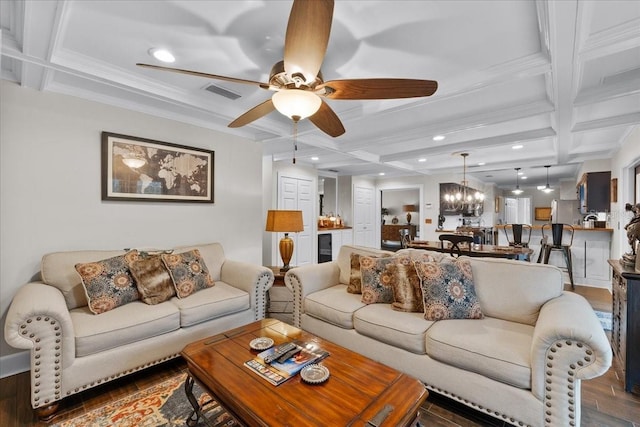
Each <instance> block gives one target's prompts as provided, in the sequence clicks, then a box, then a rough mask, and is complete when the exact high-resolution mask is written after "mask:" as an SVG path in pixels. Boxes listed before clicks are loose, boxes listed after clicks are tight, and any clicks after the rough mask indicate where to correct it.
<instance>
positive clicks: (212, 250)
mask: <svg viewBox="0 0 640 427" xmlns="http://www.w3.org/2000/svg"><path fill="white" fill-rule="evenodd" d="M193 249H197V250H198V251H199V252H200V256H201V257H202V259H203V260H204V263H205V264H206V265H207V268H208V269H209V275H211V278H212V279H213V280H214V281H215V282H217V281H218V280H220V274H221V272H222V264H224V260H225V257H224V249H223V248H222V245H221V244H220V243H207V244H200V245H190V246H177V247H176V248H175V249H174V252H187V251H191V250H193Z"/></svg>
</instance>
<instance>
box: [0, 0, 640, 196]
mask: <svg viewBox="0 0 640 427" xmlns="http://www.w3.org/2000/svg"><path fill="white" fill-rule="evenodd" d="M291 4H292V2H291V1H288V0H287V1H219V0H217V1H204V0H198V1H189V0H173V1H172V0H168V1H154V0H139V1H125V0H121V1H98V0H91V1H69V0H67V1H65V0H58V1H56V0H44V1H31V0H25V1H18V0H2V1H0V16H1V25H2V37H1V43H2V45H1V46H2V50H1V52H2V57H1V69H2V78H3V79H7V80H11V81H15V82H18V83H19V84H20V85H22V86H24V87H28V88H33V89H36V90H40V91H45V92H57V93H63V94H68V95H73V96H77V97H81V98H85V99H90V100H94V101H98V102H102V103H106V104H110V105H115V106H118V107H123V108H127V109H131V110H136V111H141V112H145V113H149V114H153V115H156V116H159V117H165V118H170V119H173V120H179V121H183V122H187V123H192V124H195V125H198V126H203V127H206V128H210V129H215V130H218V131H222V132H227V133H232V134H235V135H240V136H243V137H246V138H249V139H252V140H255V141H258V142H261V143H262V144H263V147H264V152H265V154H269V155H272V156H273V158H274V159H275V160H290V159H291V158H292V154H293V137H292V133H293V129H292V123H291V121H290V120H288V119H287V118H286V117H284V116H282V115H280V114H279V113H278V112H273V113H271V114H269V115H268V116H265V117H263V118H260V119H258V120H256V121H254V122H252V123H251V124H249V125H247V126H244V127H241V128H237V129H230V128H228V127H227V125H228V124H229V123H230V122H231V121H233V120H234V119H235V118H237V117H238V116H240V115H241V114H243V113H244V112H245V111H247V110H248V109H250V108H252V107H254V106H256V105H258V104H260V103H261V102H263V101H265V100H267V99H268V98H269V97H270V96H271V92H267V91H265V90H262V89H260V88H258V87H255V86H250V85H241V84H236V83H232V82H227V81H219V80H209V79H206V78H202V77H193V76H188V75H180V74H174V73H168V72H162V71H157V70H150V69H143V68H140V67H137V66H136V65H135V64H136V63H137V62H146V63H151V64H158V65H163V64H161V63H160V62H158V61H157V60H155V59H154V58H152V57H151V56H150V55H149V50H150V49H152V48H161V47H162V48H167V49H169V50H170V51H172V52H173V54H174V55H175V57H176V61H175V63H173V64H171V66H173V67H176V68H184V69H189V70H196V71H203V72H206V73H212V74H217V75H223V76H230V77H235V78H241V79H247V80H253V81H262V82H266V81H268V79H269V71H270V70H271V67H272V65H273V64H274V63H276V62H278V61H280V60H281V59H282V56H283V43H284V35H285V31H286V27H287V19H288V16H289V11H290V9H291ZM322 72H323V75H324V78H325V80H336V79H344V78H370V77H396V78H414V79H429V80H437V81H438V83H439V88H438V90H437V91H436V93H435V94H434V95H433V96H431V97H428V98H418V99H409V100H384V101H340V100H328V101H327V102H328V103H329V104H330V106H331V107H332V108H333V109H334V111H335V112H336V113H337V114H338V116H339V117H340V119H341V120H342V122H343V124H344V127H345V129H346V133H345V134H344V135H342V136H340V137H337V138H331V137H329V136H327V135H325V134H324V133H323V132H321V131H319V130H318V129H317V128H315V127H314V126H313V125H311V124H310V123H309V122H308V120H305V121H302V122H301V123H300V124H299V126H298V136H297V140H298V151H297V153H296V159H297V163H298V164H306V165H313V166H314V167H315V168H317V169H319V170H323V171H332V173H334V174H338V175H372V176H374V175H375V176H377V175H378V174H379V173H381V172H383V173H385V174H386V176H391V177H394V176H408V175H422V174H426V175H431V174H440V173H445V172H452V171H460V170H461V168H462V158H461V157H460V156H459V155H455V154H456V153H458V154H459V153H460V152H469V153H470V155H469V157H468V174H469V175H471V176H473V177H474V178H477V179H479V180H481V181H483V182H486V183H496V184H497V185H499V186H502V187H504V188H507V187H509V186H512V185H513V184H514V180H515V171H514V168H516V167H520V168H522V171H523V172H524V174H525V175H526V176H527V177H528V180H527V181H526V185H540V184H544V183H545V180H546V175H545V173H546V170H545V168H544V165H552V167H551V168H550V170H549V178H550V180H551V182H552V183H554V182H557V180H559V179H563V178H565V179H569V178H575V176H576V174H577V172H578V169H579V167H580V165H581V163H582V162H584V161H585V160H592V159H603V158H609V157H610V156H611V155H612V154H613V153H614V152H615V151H616V150H617V149H618V148H619V146H620V144H621V142H622V140H624V138H625V136H626V135H628V134H629V133H630V132H631V130H632V128H633V127H634V126H638V124H639V123H640V2H639V1H635V0H633V1H631V0H629V1H615V0H609V1H605V0H603V1H576V0H561V1H560V0H553V1H526V0H520V1H509V0H505V1H500V0H491V1H478V0H471V1H426V0H425V1H398V0H396V1H364V0H356V1H343V0H336V2H335V9H334V19H333V26H332V30H331V37H330V40H329V46H328V49H327V55H326V57H325V61H324V63H323V66H322ZM211 84H214V85H216V86H217V87H219V88H222V89H224V90H226V91H229V92H231V93H232V94H235V95H237V98H236V99H229V98H227V97H224V96H221V95H219V94H216V93H214V92H211V91H209V90H207V88H208V87H210V85H211ZM435 135H444V136H445V137H446V138H445V139H444V140H442V141H434V140H433V137H434V136H435ZM140 136H144V135H140ZM514 145H522V146H523V147H522V148H521V149H518V150H515V149H513V148H512V147H513V146H514ZM452 154H454V155H452ZM316 157H317V160H314V158H316ZM421 160H422V161H421ZM479 163H483V165H479ZM521 183H522V184H525V182H521Z"/></svg>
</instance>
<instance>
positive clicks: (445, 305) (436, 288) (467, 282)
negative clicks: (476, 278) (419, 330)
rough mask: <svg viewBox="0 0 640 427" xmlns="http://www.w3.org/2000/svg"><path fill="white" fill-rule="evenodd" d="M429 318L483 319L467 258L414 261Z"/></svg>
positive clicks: (426, 316)
mask: <svg viewBox="0 0 640 427" xmlns="http://www.w3.org/2000/svg"><path fill="white" fill-rule="evenodd" d="M414 264H415V267H416V271H417V273H418V276H420V284H421V287H422V295H423V304H424V317H425V319H427V320H443V319H482V317H483V314H482V310H481V309H480V303H479V302H478V298H477V296H476V293H475V287H474V284H473V276H472V272H471V265H470V264H469V262H468V261H467V260H464V259H463V260H454V259H451V260H442V261H441V262H424V261H419V260H416V261H414Z"/></svg>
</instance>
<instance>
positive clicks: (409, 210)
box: [402, 205, 417, 212]
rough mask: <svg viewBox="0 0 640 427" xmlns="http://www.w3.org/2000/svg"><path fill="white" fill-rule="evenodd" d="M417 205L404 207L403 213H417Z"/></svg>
mask: <svg viewBox="0 0 640 427" xmlns="http://www.w3.org/2000/svg"><path fill="white" fill-rule="evenodd" d="M416 211H417V209H416V205H402V212H416Z"/></svg>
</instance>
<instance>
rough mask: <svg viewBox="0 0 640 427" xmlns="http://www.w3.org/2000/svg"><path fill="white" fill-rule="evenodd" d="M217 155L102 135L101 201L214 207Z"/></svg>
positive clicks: (196, 149)
mask: <svg viewBox="0 0 640 427" xmlns="http://www.w3.org/2000/svg"><path fill="white" fill-rule="evenodd" d="M213 166H214V152H213V151H209V150H203V149H200V148H192V147H186V146H183V145H177V144H171V143H168V142H162V141H154V140H151V139H145V138H137V137H134V136H127V135H118V134H115V133H109V132H102V200H135V201H149V202H151V201H163V202H197V203H213V178H214V176H213V172H214V169H213Z"/></svg>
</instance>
